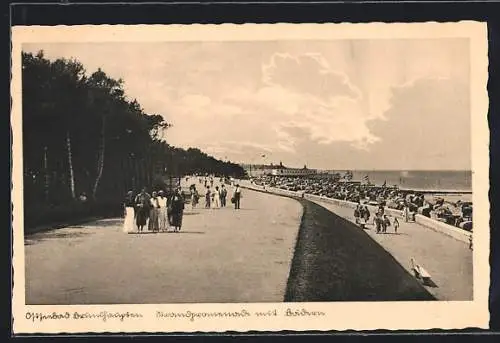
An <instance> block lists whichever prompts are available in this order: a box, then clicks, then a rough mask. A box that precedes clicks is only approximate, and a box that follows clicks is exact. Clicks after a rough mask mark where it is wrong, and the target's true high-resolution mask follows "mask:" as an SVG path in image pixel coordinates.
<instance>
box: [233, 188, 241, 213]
mask: <svg viewBox="0 0 500 343" xmlns="http://www.w3.org/2000/svg"><path fill="white" fill-rule="evenodd" d="M232 200H234V201H233V202H234V209H235V210H239V209H240V201H241V189H240V185H239V184H237V185H236V189H235V190H234V194H233V199H232Z"/></svg>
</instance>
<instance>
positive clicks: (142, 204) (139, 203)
mask: <svg viewBox="0 0 500 343" xmlns="http://www.w3.org/2000/svg"><path fill="white" fill-rule="evenodd" d="M150 199H151V197H150V195H149V194H148V193H146V188H145V187H144V188H143V189H142V191H141V193H139V194H138V195H137V196H136V198H135V204H136V209H137V212H136V216H135V219H136V224H137V228H138V230H139V232H142V230H143V229H144V226H145V225H146V222H147V220H148V218H149V210H150V206H151V201H150Z"/></svg>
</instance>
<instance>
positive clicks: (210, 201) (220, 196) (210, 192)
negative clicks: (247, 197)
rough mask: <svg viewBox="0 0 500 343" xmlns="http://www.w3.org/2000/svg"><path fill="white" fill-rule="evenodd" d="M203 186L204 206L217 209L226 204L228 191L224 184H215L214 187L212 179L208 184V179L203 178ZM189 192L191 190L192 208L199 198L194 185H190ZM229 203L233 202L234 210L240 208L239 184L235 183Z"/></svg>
mask: <svg viewBox="0 0 500 343" xmlns="http://www.w3.org/2000/svg"><path fill="white" fill-rule="evenodd" d="M199 182H200V183H203V182H202V181H201V180H199ZM203 187H205V189H206V191H205V194H204V195H205V208H207V209H208V208H213V209H218V208H222V207H226V206H227V196H228V191H227V189H226V186H225V185H224V184H221V185H220V186H218V185H216V186H215V187H214V186H213V180H210V185H209V184H208V181H207V180H205V182H204V185H203ZM189 189H190V192H191V206H192V208H195V207H196V206H197V205H198V203H199V200H200V194H199V192H198V190H197V189H196V185H195V184H192V185H191V186H190V187H189ZM231 203H233V204H234V208H235V209H236V210H239V209H240V203H241V188H240V185H239V184H237V185H236V186H235V189H234V192H233V195H232V197H231Z"/></svg>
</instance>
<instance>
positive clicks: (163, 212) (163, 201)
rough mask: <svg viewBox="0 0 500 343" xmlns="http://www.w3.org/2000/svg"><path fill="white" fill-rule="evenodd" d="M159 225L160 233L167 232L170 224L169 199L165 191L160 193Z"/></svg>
mask: <svg viewBox="0 0 500 343" xmlns="http://www.w3.org/2000/svg"><path fill="white" fill-rule="evenodd" d="M157 201H158V205H159V208H158V225H159V227H160V231H167V229H168V226H169V223H168V212H167V198H166V197H165V194H164V193H163V191H159V192H158V199H157Z"/></svg>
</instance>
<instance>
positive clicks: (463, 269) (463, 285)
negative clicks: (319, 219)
mask: <svg viewBox="0 0 500 343" xmlns="http://www.w3.org/2000/svg"><path fill="white" fill-rule="evenodd" d="M314 202H315V203H317V204H318V205H320V206H322V207H324V208H326V209H328V210H330V211H332V212H334V213H335V214H337V215H339V216H341V217H343V218H345V219H348V220H350V221H352V222H354V212H353V211H352V210H351V209H349V208H346V207H340V206H336V205H333V204H329V203H324V202H320V201H314ZM372 217H373V214H372ZM370 222H371V220H370ZM391 222H392V218H391ZM399 223H400V226H399V228H398V233H397V234H396V233H394V227H392V226H391V227H389V228H388V230H387V233H386V234H377V233H376V230H375V227H374V226H373V224H371V225H368V226H367V230H365V232H366V233H367V234H368V235H369V236H370V237H372V238H373V239H374V240H375V241H376V242H377V243H379V244H380V245H381V246H382V247H383V248H384V249H385V250H387V251H388V252H389V253H390V254H391V255H392V256H393V257H394V258H395V259H396V260H397V261H398V262H399V263H400V264H401V265H402V266H403V267H404V268H405V269H406V270H408V272H411V270H410V259H411V258H414V259H415V260H416V261H417V262H418V263H419V264H421V265H422V266H424V268H425V269H426V270H427V271H428V272H429V273H430V274H431V276H432V281H433V282H434V285H432V286H427V287H426V288H427V290H428V291H429V292H430V293H431V294H432V295H434V296H435V297H436V298H437V299H439V300H472V296H473V283H472V280H473V273H472V265H473V264H472V250H470V249H469V247H468V245H467V244H466V243H464V242H461V241H458V240H456V239H453V238H451V237H449V236H446V235H444V234H442V233H439V232H436V231H433V230H431V229H428V228H426V227H424V226H422V225H419V224H417V223H412V222H410V223H405V222H404V221H403V220H401V219H400V220H399ZM360 230H361V229H360Z"/></svg>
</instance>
